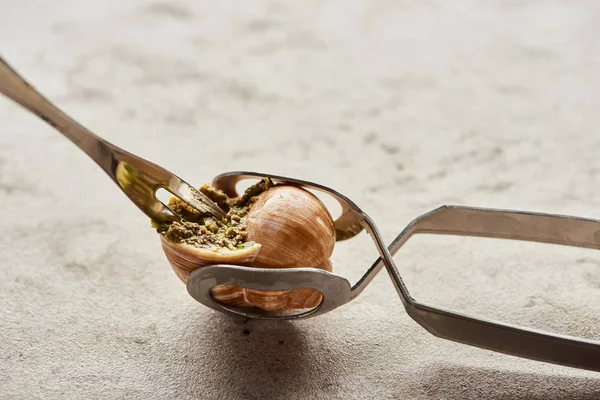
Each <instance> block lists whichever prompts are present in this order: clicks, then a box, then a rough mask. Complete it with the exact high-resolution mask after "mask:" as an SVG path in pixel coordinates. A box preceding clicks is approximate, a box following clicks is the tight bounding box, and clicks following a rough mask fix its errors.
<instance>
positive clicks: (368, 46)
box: [0, 0, 600, 399]
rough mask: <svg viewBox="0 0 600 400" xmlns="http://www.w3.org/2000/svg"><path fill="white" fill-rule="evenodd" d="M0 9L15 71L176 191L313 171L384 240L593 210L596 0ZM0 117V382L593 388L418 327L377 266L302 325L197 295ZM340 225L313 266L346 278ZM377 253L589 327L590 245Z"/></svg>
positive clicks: (106, 199)
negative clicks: (254, 316) (476, 217)
mask: <svg viewBox="0 0 600 400" xmlns="http://www.w3.org/2000/svg"><path fill="white" fill-rule="evenodd" d="M0 8H1V10H2V12H0V49H1V52H2V55H3V57H5V58H6V59H7V60H9V62H10V63H11V64H13V66H14V67H15V68H17V69H18V70H19V71H20V72H21V73H22V74H23V75H24V76H26V77H27V78H28V79H29V80H30V81H31V82H32V83H34V85H35V86H37V87H38V88H39V89H40V90H41V91H42V92H43V93H44V94H45V95H47V96H48V97H50V98H51V99H52V100H54V101H55V102H56V103H57V104H58V105H59V106H60V107H62V108H64V109H65V110H66V111H67V112H68V113H69V114H71V115H73V116H75V117H76V118H77V119H78V120H80V121H81V122H82V123H83V124H84V125H86V126H88V127H89V128H91V129H92V130H94V131H96V132H97V133H98V134H100V135H102V136H104V137H105V138H106V139H108V140H110V141H113V142H114V143H116V144H118V145H120V146H122V147H124V148H126V149H129V150H131V151H133V152H135V153H137V154H139V155H141V156H143V157H146V158H149V159H151V160H153V161H155V162H157V163H159V164H161V165H163V166H165V167H167V168H169V169H171V170H172V171H174V172H175V173H177V174H178V175H180V176H182V177H184V178H186V179H187V180H188V181H190V182H193V183H194V184H196V185H201V184H203V183H205V182H207V181H210V179H212V177H213V176H214V175H216V174H218V173H221V172H224V171H228V170H236V169H248V170H254V171H268V172H270V173H275V174H283V175H291V176H295V177H299V178H303V179H307V180H313V181H316V182H320V183H322V184H326V185H330V186H332V187H333V188H335V189H337V190H339V191H341V192H342V193H344V194H346V195H347V196H349V197H350V198H352V199H353V200H355V202H357V203H358V204H359V205H360V206H361V207H362V208H364V210H365V211H366V212H368V213H369V214H370V215H371V216H372V217H373V218H374V219H375V221H376V222H377V223H378V225H379V227H380V229H381V231H382V233H383V235H384V237H385V239H386V241H391V240H392V239H393V237H394V236H395V235H396V234H397V233H398V232H400V231H401V230H402V228H403V227H404V226H405V225H406V224H407V223H408V222H410V220H411V219H412V218H414V217H416V216H417V215H419V214H421V213H424V212H427V211H429V210H431V209H433V208H435V207H437V206H439V205H442V204H468V205H476V206H485V207H498V208H514V209H523V210H537V211H544V212H556V213H564V214H572V215H580V216H587V217H595V218H598V217H600V214H599V211H598V210H599V209H600V196H598V194H597V192H596V188H597V187H598V185H599V183H600V161H599V158H598V152H599V150H600V131H599V128H598V127H599V126H600V113H599V112H598V110H599V109H600V96H598V93H600V72H599V71H600V41H599V40H598V37H600V4H598V3H597V2H593V1H579V2H559V1H525V2H517V1H508V0H506V1H496V2H491V3H485V4H484V3H482V2H475V1H462V2H443V1H422V2H416V1H391V0H389V1H386V0H377V1H374V0H371V1H355V0H353V1H346V2H334V1H320V2H319V1H304V2H268V1H255V2H238V1H219V2H208V1H204V2H192V1H181V0H178V1H175V0H174V1H168V2H167V1H160V0H158V1H154V2H152V1H139V0H136V1H127V2H123V1H116V0H105V1H102V2H96V1H94V2H92V1H73V0H68V1H66V0H65V1H62V2H60V3H56V2H48V1H43V0H28V1H25V2H13V1H8V0H2V2H1V6H0ZM0 121H1V123H0V200H1V201H2V207H3V215H2V219H1V221H2V226H3V232H4V234H3V235H1V236H0V255H1V260H2V261H1V262H0V271H1V276H2V280H1V282H0V321H1V324H0V398H2V399H37V398H40V399H41V398H43V399H48V398H51V399H54V398H64V399H81V398H87V399H95V398H131V399H136V398H139V399H148V398H156V399H170V398H173V399H174V398H177V399H190V398H206V399H229V398H249V399H254V398H256V399H261V398H269V399H271V398H272V399H278V398H281V399H296V398H297V399H307V398H315V399H321V398H388V399H427V398H431V399H438V398H465V399H479V398H515V399H519V398H522V399H578V398H580V399H597V398H600V376H599V375H598V374H594V373H591V372H584V371H578V370H575V369H570V368H564V367H559V366H554V365H549V364H543V363H537V362H533V361H527V360H522V359H518V358H514V357H508V356H504V355H500V354H495V353H491V352H487V351H484V350H479V349H475V348H471V347H468V346H464V345H459V344H455V343H451V342H448V341H444V340H441V339H437V338H435V337H433V336H431V335H430V334H428V333H427V332H426V331H425V330H424V329H422V328H421V327H419V326H418V325H417V324H416V323H414V322H413V321H412V320H411V319H410V318H409V317H408V316H407V315H406V314H405V312H404V311H403V309H402V306H401V303H400V301H399V299H398V297H397V295H396V294H395V292H394V289H393V287H392V285H391V282H390V280H389V278H388V277H387V275H386V274H385V273H382V274H380V276H378V277H377V278H376V279H375V280H374V281H373V283H372V286H370V287H369V288H368V289H367V290H366V291H365V292H364V293H363V295H362V296H361V297H359V298H358V299H357V300H356V301H354V302H353V303H351V304H348V305H347V306H345V307H343V308H340V309H338V310H336V311H334V312H332V313H330V314H327V315H324V316H322V317H319V318H315V319H309V320H303V321H298V322H294V323H289V322H277V323H274V322H260V321H244V320H239V319H235V318H230V317H228V316H226V315H223V314H217V313H215V312H213V311H211V310H209V309H207V308H204V307H202V306H201V305H199V304H198V303H196V302H195V301H194V300H193V299H191V298H190V296H189V295H188V294H187V292H186V290H185V287H184V286H183V285H182V284H181V282H179V280H178V279H177V278H176V277H175V275H174V274H173V272H172V271H171V270H170V268H169V266H168V264H167V263H166V260H165V258H164V256H163V254H162V252H161V249H160V245H159V240H158V238H157V237H156V234H155V233H154V232H153V231H152V230H151V229H150V227H149V223H148V221H147V219H146V218H145V217H144V216H143V215H141V214H140V213H139V212H138V211H137V209H136V208H135V207H134V206H132V205H131V204H130V203H129V202H128V200H127V199H126V198H125V197H124V196H123V195H122V194H121V193H120V192H119V190H118V189H116V187H115V186H114V185H113V183H112V182H111V181H110V180H109V179H107V177H106V176H105V175H104V173H103V172H102V171H101V170H100V169H98V168H97V167H96V166H95V164H94V163H93V162H91V161H90V160H89V159H88V158H87V157H86V155H85V154H83V153H81V152H79V151H78V150H77V149H76V148H75V147H74V146H73V145H72V144H71V143H69V142H68V141H67V140H65V139H64V138H62V137H61V136H60V135H59V134H57V133H56V132H55V131H53V130H52V129H51V128H50V127H48V126H47V125H45V124H44V123H42V122H41V121H39V120H37V119H36V118H34V117H33V116H32V115H30V114H29V113H27V112H25V111H23V110H22V109H21V108H19V107H17V106H16V105H14V104H13V103H12V102H10V101H7V100H0ZM224 153H225V154H227V155H228V156H226V157H222V154H224ZM353 241H354V242H355V243H354V244H351V243H350V242H348V243H340V244H339V246H338V247H337V248H336V251H335V253H334V258H333V262H334V271H336V272H338V273H339V274H342V275H344V276H347V277H349V279H351V280H352V281H355V280H356V279H358V278H359V277H360V276H361V274H362V273H363V272H364V271H365V270H366V269H367V268H368V266H369V265H370V263H371V262H372V261H373V260H374V259H375V249H374V247H373V246H372V244H371V243H370V241H369V239H368V238H367V237H366V236H364V235H363V236H361V237H359V238H356V239H353ZM396 260H397V262H398V264H399V268H400V270H401V272H402V274H403V275H404V276H405V278H406V280H407V283H408V285H409V289H411V290H412V293H413V294H414V295H415V297H417V298H418V299H422V300H427V301H430V302H432V303H435V304H439V305H444V306H446V307H449V308H455V309H459V310H462V311H468V312H472V313H475V314H477V315H485V316H489V317H494V318H496V319H501V320H504V321H507V322H515V323H522V324H526V325H529V326H534V327H538V328H542V329H550V330H555V331H559V332H562V333H567V334H575V335H580V336H584V337H589V338H592V339H600V332H599V329H600V328H599V326H600V322H599V320H598V318H599V315H600V312H599V306H598V305H599V304H600V257H599V256H598V254H597V253H596V252H594V251H590V250H587V251H580V250H577V249H568V248H562V247H553V246H545V245H533V244H530V243H511V242H502V241H497V240H496V241H494V240H481V239H477V240H476V239H460V240H459V239H456V238H450V237H446V238H427V237H424V238H422V239H418V240H417V239H415V240H414V241H411V242H410V243H409V244H408V246H407V248H406V249H405V250H403V252H402V253H401V255H398V256H397V257H396Z"/></svg>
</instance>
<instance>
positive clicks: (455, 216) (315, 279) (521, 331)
mask: <svg viewBox="0 0 600 400" xmlns="http://www.w3.org/2000/svg"><path fill="white" fill-rule="evenodd" d="M264 177H269V178H271V179H272V180H273V181H274V182H276V183H287V184H292V185H298V186H301V187H304V188H307V189H312V190H318V191H321V192H324V193H326V194H328V195H330V196H332V197H333V198H335V199H336V200H337V201H338V202H339V203H340V205H341V207H342V215H341V216H340V217H339V218H338V219H337V220H336V221H335V223H334V226H335V228H336V236H337V237H336V241H342V240H346V239H349V238H351V237H353V236H355V235H357V234H358V233H360V232H361V231H362V230H363V229H364V230H366V231H367V232H368V233H369V234H370V236H371V238H372V239H373V242H374V243H375V246H376V247H377V251H378V252H379V258H378V259H377V260H376V261H375V263H374V264H373V265H372V266H371V268H369V270H368V271H367V272H366V273H365V274H364V275H363V277H362V278H361V279H360V280H359V281H358V282H357V283H356V284H354V285H351V284H350V282H348V280H346V279H345V278H343V277H341V276H338V275H336V274H333V273H330V272H326V271H323V270H319V269H306V268H304V269H303V268H291V269H261V268H252V267H243V266H235V265H212V266H207V267H203V268H199V269H196V270H195V271H193V272H192V273H191V275H190V277H189V279H188V281H187V290H188V292H189V293H190V295H191V296H192V297H193V298H195V299H196V300H198V301H199V302H200V303H202V304H204V305H206V306H208V307H211V308H213V309H215V310H219V311H224V312H228V313H234V314H239V315H243V316H246V317H249V318H259V319H296V318H303V317H314V316H317V315H321V314H324V313H326V312H329V311H332V310H334V309H335V308H337V307H340V306H342V305H344V304H346V303H349V302H350V301H351V300H353V299H355V298H356V297H357V296H358V295H360V294H361V293H362V291H363V290H364V289H365V288H366V287H367V286H368V285H369V283H370V282H371V281H372V280H373V278H374V277H375V275H377V273H378V272H379V271H380V270H381V269H382V268H383V267H384V266H385V268H386V270H387V271H388V274H389V276H390V278H391V279H392V282H393V283H394V287H395V288H396V291H397V292H398V295H399V296H400V300H401V301H402V304H403V305H404V309H405V310H406V312H407V313H408V315H409V316H410V317H411V318H412V319H413V320H415V321H416V322H417V323H418V324H419V325H421V326H422V327H423V328H425V329H426V330H427V331H428V332H430V333H431V334H433V335H435V336H437V337H440V338H443V339H448V340H452V341H455V342H459V343H463V344H467V345H471V346H476V347H480V348H483V349H488V350H492V351H497V352H500V353H505V354H510V355H513V356H518V357H523V358H528V359H532V360H537V361H544V362H549V363H554V364H560V365H565V366H570V367H576V368H582V369H587V370H591V371H598V372H600V342H599V341H594V340H586V339H581V338H575V337H569V336H564V335H558V334H552V333H548V332H543V331H540V330H535V329H529V328H523V327H519V326H514V325H510V324H505V323H501V322H496V321H492V320H487V319H482V318H475V317H473V316H469V315H465V314H462V313H457V312H454V311H450V310H446V309H443V308H439V307H435V306H432V305H430V304H426V303H423V302H420V301H418V300H415V299H414V298H413V297H412V296H411V295H410V293H409V291H408V289H407V287H406V285H405V284H404V282H403V281H402V277H401V276H400V273H399V272H398V269H397V267H396V264H395V263H394V260H393V257H392V256H393V255H394V254H396V252H397V251H398V250H399V249H400V248H401V247H402V245H403V244H404V243H406V241H407V240H408V239H409V238H410V237H411V236H412V235H414V234H416V233H430V234H432V233H433V234H442V235H462V236H478V237H488V238H503V239H514V240H524V241H532V242H542V243H552V244H560V245H568V246H576V247H584V248H591V249H600V221H596V220H592V219H584V218H578V217H571V216H563V215H552V214H542V213H533V212H522V211H509V210H494V209H484V208H474V207H463V206H442V207H440V208H437V209H435V210H433V211H431V212H429V213H427V214H424V215H422V216H420V217H418V218H416V219H415V220H413V221H412V222H411V223H410V224H409V225H408V226H407V227H406V228H405V229H404V230H403V231H402V232H401V233H400V234H399V235H398V236H397V237H396V239H394V241H393V242H392V244H390V246H389V247H386V246H385V244H384V242H383V240H382V239H381V235H380V234H379V231H378V229H377V227H376V226H375V223H374V222H373V220H372V219H371V218H370V217H369V216H368V215H367V214H366V213H365V212H364V211H362V210H361V209H360V208H359V207H358V206H357V205H356V204H355V203H353V202H352V201H351V200H350V199H348V198H347V197H346V196H344V195H342V194H341V193H338V192H336V191H335V190H333V189H331V188H328V187H326V186H323V185H319V184H316V183H311V182H307V181H302V180H298V179H293V178H288V177H283V176H276V175H270V174H265V173H255V172H230V173H226V174H222V175H219V176H217V177H216V178H215V179H214V181H213V186H215V187H217V188H219V189H222V190H223V191H225V193H227V194H228V195H229V196H232V197H233V196H236V195H237V193H236V189H235V187H236V184H237V183H238V182H239V181H241V180H243V179H257V178H264ZM217 285H236V286H243V287H246V288H250V289H257V290H291V289H298V288H313V289H316V290H318V291H320V292H321V293H322V294H323V300H322V301H321V303H320V304H319V305H318V306H317V307H315V308H313V309H311V310H308V311H304V312H301V313H299V314H293V315H272V314H269V312H266V311H260V310H258V311H257V310H255V309H248V308H233V307H228V306H225V305H223V304H221V303H219V302H216V301H215V300H213V298H212V297H211V295H210V289H211V288H213V287H214V286H217Z"/></svg>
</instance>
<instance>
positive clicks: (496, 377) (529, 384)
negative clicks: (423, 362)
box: [404, 365, 600, 400]
mask: <svg viewBox="0 0 600 400" xmlns="http://www.w3.org/2000/svg"><path fill="white" fill-rule="evenodd" d="M588 374H589V373H587V372H586V373H585V375H588ZM420 383H421V385H420V386H421V388H420V389H421V390H420V391H421V392H422V394H425V395H427V397H431V398H448V399H527V400H538V399H539V400H563V399H564V400H567V399H568V400H575V399H582V400H597V399H600V375H598V376H597V377H594V376H593V373H592V374H591V376H589V377H586V376H567V375H549V374H547V373H541V372H540V373H535V372H526V371H510V370H494V369H486V368H475V367H470V366H460V365H454V366H453V365H447V366H443V367H442V366H439V367H434V368H431V369H429V370H428V371H427V373H426V375H425V376H424V377H423V378H422V379H421V381H420ZM404 389H406V388H404Z"/></svg>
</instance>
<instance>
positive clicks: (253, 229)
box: [161, 185, 335, 310]
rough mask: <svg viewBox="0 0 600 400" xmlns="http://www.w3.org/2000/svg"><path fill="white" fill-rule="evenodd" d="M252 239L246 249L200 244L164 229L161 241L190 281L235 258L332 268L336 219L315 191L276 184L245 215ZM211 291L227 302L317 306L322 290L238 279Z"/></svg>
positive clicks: (275, 264)
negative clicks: (245, 284) (275, 287)
mask: <svg viewBox="0 0 600 400" xmlns="http://www.w3.org/2000/svg"><path fill="white" fill-rule="evenodd" d="M246 227H247V228H246V230H247V241H252V242H255V244H254V245H252V246H250V247H246V248H243V249H234V250H229V249H221V250H219V251H214V250H209V249H201V248H197V247H194V246H191V245H187V244H183V243H175V242H173V241H171V240H169V239H167V238H165V237H164V236H163V235H161V241H162V247H163V250H164V252H165V255H166V257H167V260H168V261H169V263H170V264H171V267H172V268H173V270H174V271H175V273H176V274H177V276H178V277H179V278H180V279H181V280H182V281H183V282H184V283H185V282H187V279H188V277H189V275H190V273H191V272H192V271H193V270H195V269H197V268H201V267H203V266H207V265H215V264H234V265H242V266H249V267H258V268H319V269H323V270H326V271H329V272H331V269H332V265H331V262H330V260H329V258H330V257H331V254H332V253H333V247H334V245H335V229H334V226H333V219H332V217H331V215H330V214H329V211H328V210H327V208H326V207H325V205H324V204H323V203H322V202H321V201H320V200H319V199H318V198H317V197H316V196H315V195H313V194H312V193H310V192H308V191H307V190H304V189H301V188H299V187H296V186H289V185H279V186H274V187H271V188H269V189H267V190H266V191H264V192H263V193H261V194H259V195H258V198H257V199H256V201H255V202H254V203H253V204H252V206H251V207H250V209H249V211H248V214H247V216H246ZM211 295H212V296H213V298H214V299H215V300H217V301H220V302H221V303H222V304H224V305H228V306H234V307H252V306H255V307H259V308H261V309H264V310H291V309H303V308H312V307H316V306H317V305H318V304H319V303H320V302H321V300H322V295H321V293H320V292H318V291H316V290H314V289H310V288H301V289H294V290H279V291H265V290H254V289H247V288H242V287H239V286H233V285H221V286H216V287H214V288H213V289H212V290H211Z"/></svg>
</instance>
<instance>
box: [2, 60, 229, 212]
mask: <svg viewBox="0 0 600 400" xmlns="http://www.w3.org/2000/svg"><path fill="white" fill-rule="evenodd" d="M0 93H2V94H4V95H5V96H6V97H8V98H10V99H12V100H13V101H15V102H16V103H18V104H20V105H21V106H23V107H24V108H26V109H27V110H29V111H31V112H32V113H33V114H35V115H37V116H38V117H40V118H41V119H42V120H44V121H46V122H47V123H48V124H49V125H50V126H52V127H53V128H55V129H56V130H57V131H59V132H60V133H62V134H63V135H64V136H66V137H67V138H68V139H69V140H71V141H72V142H73V143H74V144H75V145H77V147H79V148H80V149H81V150H83V151H84V152H85V153H86V154H87V155H88V156H90V158H92V159H93V160H94V161H95V162H96V164H98V166H100V168H102V169H103V170H104V171H105V172H106V173H107V174H108V175H109V176H110V178H111V179H112V180H113V181H114V182H115V183H116V184H117V185H118V186H119V188H121V190H123V192H124V193H125V194H126V195H127V197H129V199H130V200H131V201H133V203H134V204H135V205H136V206H138V208H139V209H140V210H141V211H142V212H144V213H145V214H146V215H147V216H149V217H150V218H151V219H153V220H155V221H157V222H163V221H173V220H176V219H179V216H177V215H176V214H175V213H174V212H173V211H172V210H171V209H169V208H168V207H167V206H166V205H165V204H163V203H162V202H160V201H159V200H158V199H157V198H156V192H157V190H158V189H161V188H162V189H166V190H168V191H169V192H171V194H173V195H174V196H177V197H179V198H181V199H182V200H184V201H185V202H186V203H188V204H189V205H190V206H191V207H194V208H196V209H197V210H200V211H201V212H208V213H211V214H213V215H215V216H224V215H225V213H224V212H223V211H222V210H221V209H220V208H219V207H218V206H217V205H216V204H215V203H214V202H212V201H211V200H210V199H209V198H208V197H206V196H205V195H203V194H202V193H200V192H199V191H197V190H196V189H194V188H193V187H192V186H191V185H189V184H188V183H186V182H185V181H183V180H182V179H181V178H179V177H178V176H176V175H175V174H173V173H171V172H169V171H167V170H166V169H164V168H162V167H160V166H158V165H156V164H154V163H152V162H150V161H148V160H145V159H143V158H141V157H138V156H136V155H135V154H132V153H129V152H128V151H125V150H123V149H121V148H119V147H117V146H115V145H114V144H112V143H109V142H108V141H106V140H104V139H102V138H101V137H99V136H97V135H95V134H94V133H92V132H91V131H89V130H88V129H86V128H84V127H83V126H82V125H80V124H79V123H77V122H76V121H75V120H73V119H72V118H71V117H69V116H68V115H67V114H65V113H64V112H62V111H61V110H59V109H58V108H57V107H56V106H54V105H53V104H52V103H50V101H48V100H47V99H46V98H44V97H43V96H42V95H41V94H40V93H38V91H37V90H35V89H34V88H33V87H32V86H31V85H29V84H28V83H27V82H26V81H25V80H24V79H23V78H21V77H20V76H19V74H17V72H16V71H15V70H13V69H12V68H11V67H10V66H9V65H8V63H6V61H4V60H3V59H2V58H1V57H0Z"/></svg>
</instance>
